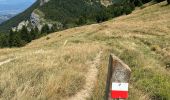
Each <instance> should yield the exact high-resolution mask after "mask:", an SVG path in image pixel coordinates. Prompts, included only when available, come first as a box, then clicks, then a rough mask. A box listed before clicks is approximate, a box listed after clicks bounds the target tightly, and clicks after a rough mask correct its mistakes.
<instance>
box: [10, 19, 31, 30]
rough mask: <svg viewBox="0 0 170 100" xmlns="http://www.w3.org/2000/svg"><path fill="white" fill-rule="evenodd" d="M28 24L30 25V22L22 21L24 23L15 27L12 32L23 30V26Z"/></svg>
mask: <svg viewBox="0 0 170 100" xmlns="http://www.w3.org/2000/svg"><path fill="white" fill-rule="evenodd" d="M28 24H29V21H28V20H27V21H22V22H20V23H19V24H18V26H17V27H13V28H12V30H13V31H17V30H21V29H22V27H23V26H28Z"/></svg>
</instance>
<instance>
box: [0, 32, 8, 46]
mask: <svg viewBox="0 0 170 100" xmlns="http://www.w3.org/2000/svg"><path fill="white" fill-rule="evenodd" d="M8 46H9V36H8V35H6V34H2V35H0V47H8Z"/></svg>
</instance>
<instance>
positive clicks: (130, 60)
mask: <svg viewBox="0 0 170 100" xmlns="http://www.w3.org/2000/svg"><path fill="white" fill-rule="evenodd" d="M169 18H170V6H166V2H162V3H160V4H155V5H152V6H149V7H146V8H144V9H138V10H136V11H134V12H133V13H132V14H130V15H128V16H121V17H118V18H115V19H112V20H110V21H107V22H104V23H100V24H93V25H86V26H82V27H76V28H72V29H68V30H64V31H61V32H56V33H53V34H50V35H48V36H46V37H42V38H40V39H38V40H35V41H33V42H31V43H30V44H28V45H27V46H25V47H23V48H13V49H8V48H6V49H0V62H1V63H0V76H1V77H0V83H1V85H0V90H1V92H0V95H1V98H2V99H22V100H28V99H36V100H39V99H40V100H42V99H48V100H64V99H68V100H69V99H70V98H72V97H74V96H75V95H76V94H78V93H79V92H81V91H82V90H84V89H86V88H87V87H86V88H85V87H84V86H86V83H87V82H89V81H87V77H92V76H89V74H88V72H89V71H90V69H91V68H92V67H91V65H93V64H95V63H94V62H95V61H96V59H95V58H96V57H97V58H98V59H100V60H98V61H100V62H99V63H98V64H96V65H95V66H96V68H97V70H98V71H97V73H98V75H96V74H93V76H94V77H95V78H97V79H95V78H92V79H93V80H91V81H90V82H92V84H93V86H92V87H91V88H92V90H93V91H90V92H89V93H90V94H88V93H87V94H88V95H87V98H88V99H92V100H103V98H104V93H105V82H106V74H107V69H108V68H107V65H108V57H109V54H110V53H114V54H115V55H117V56H118V57H120V58H121V59H122V60H123V61H125V62H126V63H127V64H128V65H129V66H130V67H131V69H132V77H131V80H130V90H129V91H130V94H129V100H150V99H153V100H169V99H170V94H169V93H170V84H169V83H170V73H169V57H170V23H169V22H170V19H169ZM101 51H102V53H101V54H100V52H101ZM98 55H101V56H100V57H98ZM10 59H12V60H10ZM4 62H6V63H4ZM90 75H91V74H90ZM90 90H91V89H90Z"/></svg>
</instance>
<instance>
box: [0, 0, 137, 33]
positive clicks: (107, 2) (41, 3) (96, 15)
mask: <svg viewBox="0 0 170 100" xmlns="http://www.w3.org/2000/svg"><path fill="white" fill-rule="evenodd" d="M119 1H121V0H119ZM112 5H113V4H112V0H64V1H63V0H37V1H36V2H35V3H34V4H33V5H32V6H31V7H30V8H28V9H27V10H26V11H24V12H22V13H21V14H18V15H17V16H15V17H14V18H12V19H10V20H8V21H6V22H4V23H3V24H1V25H0V32H1V33H7V32H9V30H10V29H11V28H14V27H17V26H19V24H20V23H21V22H23V21H28V22H29V25H28V26H27V27H29V28H31V27H35V26H36V27H38V28H39V30H41V29H42V27H43V25H44V24H48V25H49V27H50V26H56V29H58V28H59V29H63V28H64V29H66V28H70V27H76V26H80V25H82V24H90V23H96V22H101V21H105V20H108V18H111V17H116V16H119V15H122V14H124V13H126V12H131V11H132V9H129V10H128V11H124V7H117V9H119V10H120V11H119V12H118V11H117V9H116V8H115V10H114V9H113V6H112ZM131 6H132V5H130V4H128V5H126V8H127V7H129V8H134V7H131ZM110 9H111V11H110Z"/></svg>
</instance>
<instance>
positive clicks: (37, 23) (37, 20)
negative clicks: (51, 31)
mask: <svg viewBox="0 0 170 100" xmlns="http://www.w3.org/2000/svg"><path fill="white" fill-rule="evenodd" d="M30 22H31V25H32V26H33V27H38V29H39V30H41V28H42V21H41V17H40V16H39V15H38V14H36V13H34V12H32V14H31V16H30Z"/></svg>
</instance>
